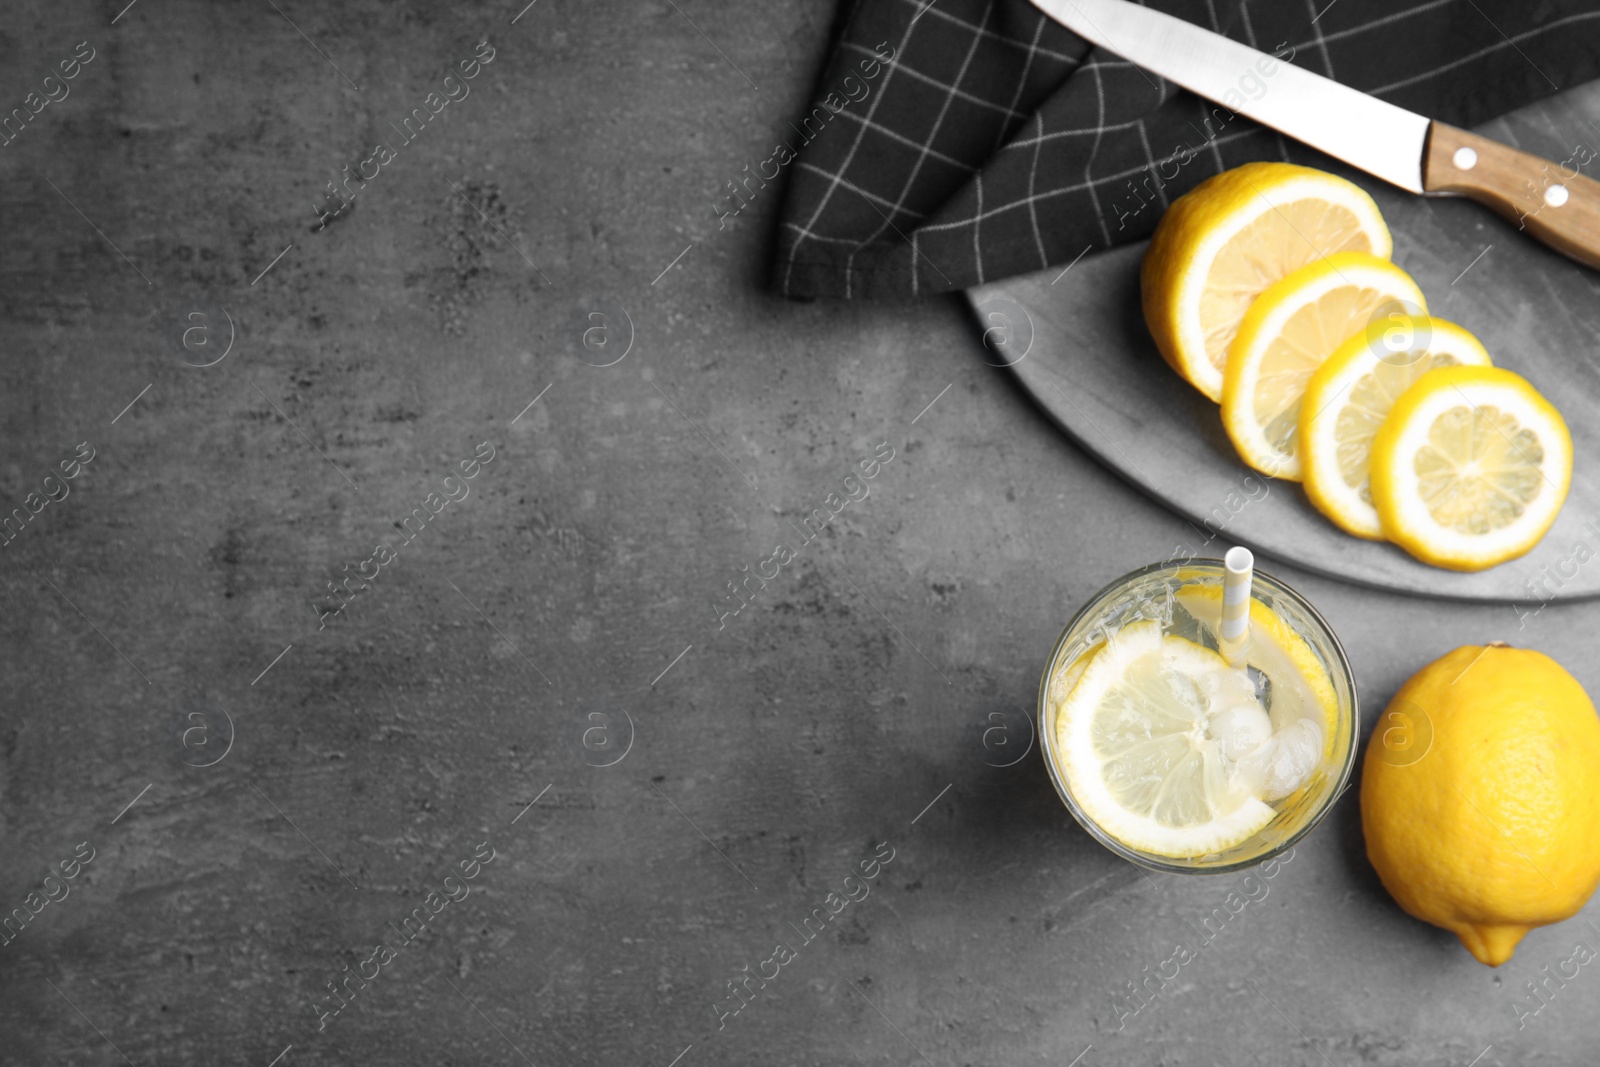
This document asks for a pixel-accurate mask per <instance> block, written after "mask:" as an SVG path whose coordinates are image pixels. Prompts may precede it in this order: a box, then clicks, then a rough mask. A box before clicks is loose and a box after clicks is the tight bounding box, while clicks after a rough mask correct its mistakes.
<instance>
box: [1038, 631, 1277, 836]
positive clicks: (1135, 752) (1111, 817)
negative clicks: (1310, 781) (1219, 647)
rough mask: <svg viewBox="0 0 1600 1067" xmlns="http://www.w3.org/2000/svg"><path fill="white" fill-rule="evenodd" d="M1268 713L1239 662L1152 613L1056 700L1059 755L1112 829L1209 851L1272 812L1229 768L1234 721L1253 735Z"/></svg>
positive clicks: (1090, 810) (1079, 791)
mask: <svg viewBox="0 0 1600 1067" xmlns="http://www.w3.org/2000/svg"><path fill="white" fill-rule="evenodd" d="M1252 704H1253V705H1254V710H1253V711H1252V708H1251V705H1252ZM1252 716H1255V717H1258V718H1259V719H1260V720H1262V721H1261V722H1259V723H1257V722H1255V721H1254V720H1253V719H1252ZM1264 720H1265V712H1264V711H1262V710H1261V708H1260V705H1259V704H1258V703H1255V702H1254V695H1253V692H1252V690H1251V688H1250V684H1249V681H1248V679H1247V678H1246V676H1245V674H1244V672H1243V671H1238V670H1234V669H1232V668H1230V667H1229V666H1228V663H1227V661H1226V660H1224V659H1223V658H1222V657H1221V656H1220V655H1218V654H1217V653H1216V652H1215V651H1213V650H1211V649H1208V648H1206V647H1205V646H1203V645H1198V644H1196V643H1195V642H1193V641H1189V640H1187V639H1185V638H1182V637H1178V636H1175V635H1172V634H1165V635H1164V634H1162V632H1161V626H1160V623H1158V622H1156V621H1154V620H1147V621H1143V622H1137V623H1134V624H1132V625H1130V626H1125V627H1123V628H1122V629H1121V630H1119V631H1117V632H1116V633H1115V634H1114V635H1113V636H1112V637H1111V638H1110V639H1109V640H1108V641H1107V642H1106V644H1105V646H1104V647H1103V648H1102V649H1101V650H1100V651H1099V652H1098V653H1097V654H1096V655H1095V657H1094V659H1093V660H1091V661H1090V662H1089V665H1088V666H1087V668H1085V669H1084V671H1083V674H1082V676H1081V677H1079V679H1078V682H1077V684H1076V685H1075V686H1073V688H1072V690H1071V692H1070V693H1068V694H1067V696H1066V697H1065V699H1064V700H1062V701H1061V702H1060V703H1059V704H1058V705H1057V709H1056V720H1055V727H1056V750H1057V754H1058V755H1057V758H1058V759H1059V760H1060V761H1061V764H1062V770H1063V772H1064V774H1065V776H1066V779H1067V785H1068V788H1069V789H1070V790H1071V793H1072V796H1073V799H1075V800H1076V801H1077V802H1078V804H1079V805H1080V806H1081V807H1082V808H1083V811H1084V813H1085V814H1086V815H1087V816H1088V817H1089V819H1090V820H1091V821H1092V822H1094V823H1095V824H1096V825H1097V826H1099V827H1100V828H1101V829H1102V830H1104V831H1105V832H1106V833H1107V834H1109V835H1110V836H1111V837H1113V838H1115V839H1116V840H1118V841H1121V842H1122V843H1123V844H1125V845H1127V846H1128V847H1130V848H1134V849H1138V850H1140V851H1142V852H1146V853H1149V854H1151V855H1156V856H1167V857H1181V858H1187V857H1194V856H1203V855H1207V854H1210V853H1213V852H1220V851H1222V850H1224V849H1227V848H1232V847H1233V846H1234V845H1237V844H1240V843H1241V842H1243V841H1245V840H1246V839H1248V838H1249V837H1250V836H1251V835H1253V834H1255V833H1257V832H1259V831H1260V830H1261V829H1262V828H1263V827H1265V826H1266V825H1267V823H1268V822H1270V821H1271V820H1272V817H1273V814H1274V812H1273V809H1272V807H1271V806H1269V805H1268V804H1267V803H1266V802H1265V801H1263V800H1261V799H1260V798H1258V797H1256V796H1253V795H1251V794H1250V793H1248V792H1246V791H1243V790H1241V789H1239V788H1238V787H1237V785H1236V783H1235V782H1234V781H1233V780H1232V776H1231V775H1230V773H1229V770H1228V760H1229V759H1230V758H1231V757H1234V756H1237V755H1238V753H1237V752H1234V751H1230V745H1233V746H1237V745H1238V744H1239V743H1240V742H1239V741H1238V740H1237V739H1234V738H1231V737H1230V736H1229V731H1239V732H1241V733H1242V734H1243V735H1244V736H1245V738H1246V739H1247V740H1250V741H1251V742H1252V743H1254V741H1255V740H1257V739H1258V738H1257V735H1258V734H1259V733H1260V732H1261V731H1262V730H1264V729H1267V727H1266V724H1265V721H1264Z"/></svg>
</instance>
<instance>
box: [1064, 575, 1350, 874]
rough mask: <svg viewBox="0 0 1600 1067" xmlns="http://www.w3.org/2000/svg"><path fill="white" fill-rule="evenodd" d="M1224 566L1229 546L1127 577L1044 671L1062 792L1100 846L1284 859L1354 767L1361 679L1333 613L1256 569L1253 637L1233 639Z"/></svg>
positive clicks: (1071, 630) (1228, 858) (1176, 857)
mask: <svg viewBox="0 0 1600 1067" xmlns="http://www.w3.org/2000/svg"><path fill="white" fill-rule="evenodd" d="M1238 551H1241V552H1242V551H1243V550H1238ZM1245 558H1246V559H1248V553H1245ZM1224 575H1225V568H1224V565H1223V561H1222V560H1216V559H1185V560H1168V561H1164V562H1161V563H1153V564H1151V565H1149V566H1147V567H1143V568H1140V569H1139V570H1136V571H1134V572H1132V573H1130V574H1127V575H1124V576H1123V577H1122V578H1119V579H1118V580H1117V581H1115V582H1113V583H1112V584H1111V585H1109V586H1107V587H1106V588H1105V589H1104V590H1102V591H1101V592H1100V593H1098V594H1096V595H1095V596H1094V597H1093V598H1092V599H1091V600H1090V601H1089V602H1088V603H1087V604H1085V605H1084V606H1083V608H1082V609H1081V610H1080V611H1079V612H1078V614H1077V615H1076V616H1075V617H1074V618H1073V620H1072V621H1071V622H1070V623H1069V624H1068V625H1067V628H1066V630H1065V631H1064V632H1063V633H1062V634H1061V637H1060V638H1059V639H1058V640H1057V641H1056V645H1055V648H1054V650H1053V651H1052V653H1051V655H1050V660H1049V664H1048V666H1047V667H1046V668H1045V672H1044V677H1043V679H1042V680H1041V681H1040V684H1039V738H1040V742H1041V746H1040V747H1041V748H1042V749H1043V752H1044V757H1045V763H1046V766H1047V768H1048V772H1049V775H1050V780H1051V782H1052V783H1053V784H1054V785H1055V788H1056V792H1058V793H1059V794H1060V795H1061V799H1062V800H1063V801H1064V802H1065V803H1066V805H1067V807H1068V808H1069V809H1070V810H1071V811H1072V814H1073V816H1074V817H1075V818H1077V820H1078V821H1079V822H1080V823H1082V824H1083V826H1084V828H1085V829H1086V830H1088V831H1089V833H1090V834H1091V835H1093V836H1094V837H1095V838H1096V839H1097V840H1099V841H1100V842H1101V844H1103V845H1105V846H1106V847H1107V848H1109V849H1111V850H1112V851H1113V852H1116V853H1117V854H1119V855H1121V856H1123V857H1125V858H1127V859H1129V860H1131V861H1133V862H1135V863H1138V864H1141V865H1143V866H1145V867H1149V868H1152V869H1155V870H1162V871H1171V872H1178V873H1221V872H1224V871H1231V870H1237V869H1239V868H1241V867H1248V866H1251V865H1253V864H1257V863H1261V862H1263V861H1265V860H1267V859H1270V858H1271V857H1273V856H1275V855H1277V854H1278V853H1280V852H1282V851H1283V850H1285V849H1287V848H1289V847H1291V846H1292V845H1293V844H1294V843H1295V842H1296V841H1297V840H1299V839H1300V838H1301V837H1302V836H1304V835H1305V834H1306V833H1307V832H1308V831H1310V829H1311V828H1312V827H1313V826H1315V825H1316V824H1317V822H1318V821H1320V820H1321V818H1322V816H1323V815H1324V814H1325V813H1326V812H1327V810H1328V808H1329V807H1331V806H1332V804H1333V802H1334V800H1336V799H1337V798H1338V796H1339V795H1340V793H1341V792H1342V791H1343V790H1344V788H1345V786H1346V784H1347V783H1348V781H1349V778H1350V773H1351V769H1352V767H1353V766H1354V764H1355V752H1356V735H1357V732H1358V724H1359V723H1360V716H1359V711H1358V705H1357V699H1356V684H1355V678H1354V677H1353V676H1352V674H1351V671H1350V664H1349V662H1348V661H1347V660H1346V659H1345V655H1344V650H1343V649H1342V648H1341V647H1340V646H1339V641H1338V638H1336V637H1335V636H1334V634H1333V631H1332V630H1331V629H1330V628H1329V627H1328V624H1327V622H1326V621H1325V620H1324V619H1323V618H1322V616H1321V615H1319V614H1318V613H1317V611H1316V609H1315V608H1313V607H1312V606H1311V605H1310V604H1309V603H1307V602H1306V600H1305V599H1304V598H1303V597H1301V596H1300V595H1299V594H1298V593H1296V592H1295V591H1294V590H1292V589H1290V588H1289V587H1288V586H1287V585H1284V584H1283V583H1282V582H1280V581H1278V580H1277V579H1275V578H1273V577H1271V576H1270V575H1267V574H1263V573H1262V572H1260V571H1259V570H1257V571H1255V572H1254V575H1253V581H1251V582H1250V585H1249V595H1248V614H1247V616H1245V617H1247V618H1248V620H1249V621H1248V635H1247V637H1246V638H1245V639H1244V641H1243V643H1242V644H1238V643H1225V642H1221V641H1219V632H1220V630H1221V627H1222V617H1223V600H1224V593H1223V586H1224ZM1242 592H1243V590H1241V593H1242ZM1240 603H1241V604H1242V601H1241V602H1240ZM1230 614H1231V615H1232V616H1234V617H1236V618H1237V617H1238V616H1240V615H1241V614H1242V608H1241V609H1240V610H1236V611H1233V612H1230ZM1224 646H1225V647H1224ZM1224 651H1226V652H1227V653H1228V655H1224ZM1230 658H1231V659H1230Z"/></svg>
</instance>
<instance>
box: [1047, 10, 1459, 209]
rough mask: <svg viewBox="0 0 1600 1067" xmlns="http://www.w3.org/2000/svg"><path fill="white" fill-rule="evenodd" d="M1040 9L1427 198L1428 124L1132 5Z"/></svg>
mask: <svg viewBox="0 0 1600 1067" xmlns="http://www.w3.org/2000/svg"><path fill="white" fill-rule="evenodd" d="M1033 3H1034V4H1035V6H1037V7H1038V8H1039V9H1040V10H1041V11H1043V12H1044V13H1045V14H1047V15H1049V16H1050V17H1051V18H1053V19H1055V20H1056V21H1057V22H1059V23H1061V24H1062V25H1063V26H1065V27H1067V29H1069V30H1071V31H1072V32H1074V33H1076V34H1077V35H1078V36H1080V37H1083V38H1085V39H1086V40H1088V41H1089V42H1091V43H1092V44H1095V45H1098V46H1099V47H1101V48H1104V49H1105V50H1106V51H1108V52H1114V53H1116V54H1117V55H1119V56H1121V57H1122V58H1124V59H1126V60H1128V61H1129V62H1130V63H1133V64H1135V65H1136V66H1139V67H1142V68H1144V69H1145V70H1148V71H1150V72H1151V73H1153V74H1157V75H1160V76H1161V77H1162V78H1165V79H1166V80H1167V81H1169V82H1172V83H1174V84H1176V85H1181V86H1183V88H1185V89H1188V90H1189V91H1190V92H1193V93H1196V94H1197V95H1199V96H1203V97H1205V98H1206V99H1208V100H1213V101H1215V102H1216V103H1219V104H1221V105H1222V106H1223V107H1225V108H1227V109H1228V110H1229V111H1232V112H1235V113H1237V114H1240V115H1244V116H1246V117H1247V118H1251V119H1254V120H1255V121H1256V122H1259V123H1261V124H1262V125H1263V126H1270V127H1271V128H1273V129H1275V130H1278V131H1279V132H1281V133H1283V134H1286V135H1287V136H1289V137H1292V138H1294V139H1295V140H1297V141H1301V142H1304V143H1305V144H1308V145H1311V146H1312V147H1313V148H1317V149H1320V150H1321V151H1323V152H1326V153H1327V154H1328V155H1330V156H1334V157H1335V158H1338V159H1342V160H1344V161H1345V162H1346V163H1349V164H1350V165H1351V166H1354V167H1359V168H1360V169H1362V170H1364V171H1366V172H1367V173H1368V174H1371V175H1374V176H1375V177H1378V178H1382V179H1383V180H1384V181H1386V182H1389V183H1391V184H1393V185H1398V186H1399V187H1400V188H1402V189H1406V190H1409V191H1410V192H1413V193H1421V192H1422V191H1423V184H1422V161H1423V154H1424V151H1425V148H1426V145H1427V140H1428V127H1429V125H1430V122H1429V120H1428V119H1427V118H1425V117H1423V116H1421V115H1418V114H1415V113H1413V112H1410V111H1407V110H1406V109H1405V108H1401V107H1396V106H1395V105H1393V104H1389V103H1385V102H1384V101H1382V100H1379V99H1378V98H1377V97H1374V96H1369V95H1368V94H1366V93H1363V92H1360V91H1358V90H1356V89H1352V88H1350V87H1349V86H1346V85H1340V84H1339V83H1338V82H1336V81H1334V80H1333V79H1331V78H1325V77H1323V76H1322V75H1320V74H1313V73H1312V72H1311V71H1309V70H1306V69H1305V68H1304V67H1297V66H1295V65H1294V64H1292V63H1288V62H1286V61H1284V60H1282V59H1278V58H1276V57H1274V56H1272V55H1269V54H1267V53H1265V52H1261V51H1257V50H1256V49H1254V48H1250V47H1248V46H1246V45H1242V44H1239V43H1238V42H1237V41H1232V40H1229V39H1228V38H1226V37H1224V36H1222V35H1221V34H1218V33H1213V32H1211V31H1210V30H1207V29H1203V28H1201V27H1199V26H1196V25H1194V24H1193V23H1189V22H1184V21H1183V20H1182V19H1177V18H1173V17H1172V16H1171V15H1165V14H1162V13H1161V12H1159V11H1152V10H1151V9H1149V8H1146V7H1140V6H1139V5H1138V4H1134V3H1130V2H1129V0H1033ZM1258 86H1261V87H1264V88H1262V89H1260V91H1259V92H1257V91H1256V87H1258ZM1252 94H1254V95H1252Z"/></svg>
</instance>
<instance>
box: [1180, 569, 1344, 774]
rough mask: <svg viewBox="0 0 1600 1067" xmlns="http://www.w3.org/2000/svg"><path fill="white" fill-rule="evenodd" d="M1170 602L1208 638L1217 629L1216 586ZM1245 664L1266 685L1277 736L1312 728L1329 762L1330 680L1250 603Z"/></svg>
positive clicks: (1335, 725) (1284, 629)
mask: <svg viewBox="0 0 1600 1067" xmlns="http://www.w3.org/2000/svg"><path fill="white" fill-rule="evenodd" d="M1174 599H1175V600H1176V601H1177V602H1178V604H1179V606H1181V607H1182V608H1183V609H1184V610H1185V611H1187V612H1188V613H1189V614H1190V615H1192V616H1194V618H1195V619H1196V620H1197V621H1198V622H1199V623H1200V625H1202V626H1204V627H1205V628H1206V629H1208V630H1210V631H1211V632H1212V633H1213V634H1215V633H1217V631H1218V630H1219V628H1220V626H1221V623H1222V586H1221V585H1220V584H1217V583H1205V584H1200V583H1195V584H1192V585H1185V586H1183V587H1181V588H1179V590H1178V591H1177V593H1176V594H1175V595H1174ZM1244 657H1245V662H1246V663H1248V664H1249V665H1250V666H1252V667H1255V668H1256V669H1257V670H1259V671H1261V673H1262V674H1265V675H1266V676H1267V677H1268V678H1269V679H1271V680H1272V726H1273V729H1274V730H1283V729H1285V728H1287V727H1288V726H1290V725H1292V724H1293V721H1294V720H1295V719H1297V718H1309V719H1311V720H1313V721H1314V722H1316V723H1317V725H1318V728H1319V730H1318V732H1319V733H1320V734H1321V741H1322V745H1321V748H1322V752H1321V755H1322V758H1323V759H1324V760H1327V761H1330V762H1331V761H1332V759H1333V747H1334V742H1335V740H1336V739H1337V738H1338V736H1339V697H1338V695H1337V693H1335V691H1334V688H1333V679H1332V678H1331V677H1329V676H1328V669H1327V668H1326V667H1324V666H1323V665H1322V661H1321V660H1320V659H1318V658H1317V654H1316V653H1315V652H1313V651H1312V650H1311V645H1310V644H1309V643H1307V641H1306V639H1305V638H1304V637H1302V636H1300V634H1299V633H1298V632H1296V631H1295V629H1294V628H1293V627H1292V626H1290V625H1289V624H1288V623H1287V622H1286V621H1284V618H1283V616H1281V615H1279V614H1278V613H1277V612H1275V611H1273V610H1272V609H1271V608H1269V607H1267V605H1265V604H1263V603H1262V602H1261V601H1259V600H1256V599H1254V598H1251V600H1250V643H1249V645H1248V646H1246V648H1245V653H1244Z"/></svg>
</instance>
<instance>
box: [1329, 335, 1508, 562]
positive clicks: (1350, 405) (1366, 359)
mask: <svg viewBox="0 0 1600 1067" xmlns="http://www.w3.org/2000/svg"><path fill="white" fill-rule="evenodd" d="M1489 365H1490V359H1489V353H1488V352H1486V351H1485V350H1484V347H1483V345H1481V344H1480V343H1478V339H1477V338H1476V337H1474V336H1472V334H1470V333H1468V332H1467V331H1466V330H1463V329H1462V328H1461V327H1460V326H1457V325H1456V324H1455V323H1453V322H1446V321H1445V320H1444V319H1435V318H1429V317H1428V316H1426V315H1420V316H1412V315H1398V314H1397V315H1395V316H1394V317H1393V318H1392V319H1391V320H1390V321H1389V322H1388V323H1387V324H1386V325H1385V327H1384V332H1383V334H1382V335H1381V336H1380V337H1373V336H1369V335H1368V333H1366V332H1363V333H1361V334H1358V335H1356V336H1355V337H1352V338H1350V339H1349V340H1348V341H1346V342H1345V343H1344V344H1343V345H1341V346H1340V348H1339V350H1338V351H1336V352H1335V353H1334V354H1333V355H1331V356H1329V357H1328V361H1327V362H1326V363H1324V364H1323V365H1322V366H1321V367H1320V368H1318V369H1317V372H1316V373H1315V374H1313V375H1312V376H1311V382H1310V384H1308V385H1307V386H1306V395H1305V398H1304V399H1303V400H1302V401H1301V404H1300V440H1299V451H1300V462H1301V468H1302V469H1301V474H1302V475H1303V476H1304V477H1305V486H1306V495H1307V496H1308V497H1310V498H1311V503H1313V504H1315V505H1316V507H1317V510H1318V511H1320V512H1322V513H1323V514H1324V515H1326V516H1327V517H1328V518H1329V519H1330V520H1331V521H1332V522H1333V524H1334V525H1335V526H1337V527H1339V528H1340V529H1341V530H1344V531H1345V532H1346V533H1352V534H1355V535H1356V536H1357V537H1366V538H1371V539H1373V540H1381V539H1382V538H1383V524H1382V523H1381V522H1380V521H1379V520H1378V509H1377V508H1375V507H1373V506H1372V489H1371V486H1370V484H1369V482H1368V478H1367V462H1368V459H1369V457H1370V455H1371V451H1372V439H1373V437H1375V436H1377V433H1378V428H1379V427H1380V426H1382V425H1383V420H1384V418H1385V417H1386V416H1387V415H1388V414H1389V410H1390V409H1391V408H1393V407H1394V402H1395V401H1396V400H1398V399H1400V394H1402V393H1404V392H1405V391H1406V390H1407V389H1408V388H1410V386H1411V383H1413V382H1415V381H1416V380H1417V379H1418V378H1420V377H1422V376H1423V375H1424V374H1426V373H1427V372H1428V371H1430V370H1433V369H1435V368H1437V367H1456V366H1473V367H1487V366H1489Z"/></svg>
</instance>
